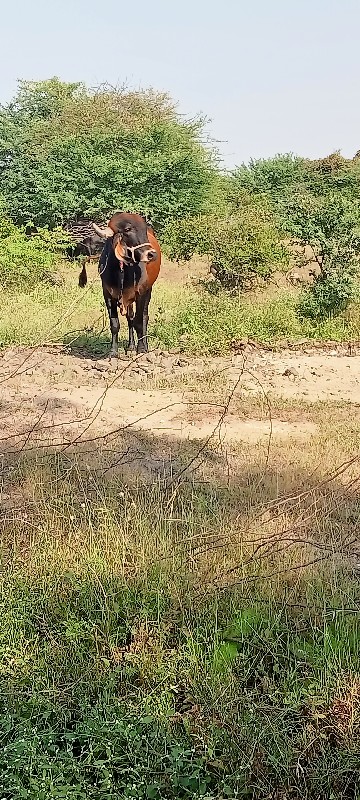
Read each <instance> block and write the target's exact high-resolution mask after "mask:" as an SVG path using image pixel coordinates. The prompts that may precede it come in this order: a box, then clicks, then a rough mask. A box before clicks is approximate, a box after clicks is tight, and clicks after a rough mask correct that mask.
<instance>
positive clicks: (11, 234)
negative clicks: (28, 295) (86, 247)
mask: <svg viewBox="0 0 360 800" xmlns="http://www.w3.org/2000/svg"><path fill="white" fill-rule="evenodd" d="M67 244H68V240H67V237H66V236H65V235H64V232H63V231H62V230H54V231H52V232H50V231H49V230H47V229H46V228H39V229H38V230H37V232H36V233H35V234H33V235H32V236H27V235H26V232H25V229H24V228H18V227H16V225H14V223H13V222H12V221H11V220H10V219H9V217H8V216H7V215H6V213H5V212H4V209H3V208H1V206H0V286H1V288H2V289H8V288H12V287H14V286H17V287H21V286H22V285H24V286H26V289H31V288H33V287H34V286H35V285H36V284H37V283H39V282H40V281H42V280H44V279H45V280H46V279H49V277H50V276H51V272H52V270H53V269H54V267H55V265H56V263H57V262H58V261H59V258H60V257H61V254H62V253H63V251H64V249H65V248H66V246H67Z"/></svg>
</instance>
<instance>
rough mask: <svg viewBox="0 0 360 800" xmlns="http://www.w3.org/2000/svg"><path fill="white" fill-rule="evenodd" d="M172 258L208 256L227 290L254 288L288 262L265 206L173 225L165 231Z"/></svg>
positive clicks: (183, 258) (244, 207)
mask: <svg viewBox="0 0 360 800" xmlns="http://www.w3.org/2000/svg"><path fill="white" fill-rule="evenodd" d="M163 239H164V246H165V249H166V251H167V253H168V255H169V257H170V258H173V259H177V260H185V261H187V260H189V259H190V258H191V257H192V256H193V255H194V254H195V253H196V254H197V255H199V256H207V257H208V259H209V263H210V266H211V272H212V273H213V275H214V277H215V280H216V282H217V284H218V285H219V286H221V287H222V288H224V289H226V290H228V291H238V290H245V289H249V288H251V286H252V285H253V284H254V281H256V280H257V279H259V278H261V279H264V280H266V279H267V278H269V277H270V275H271V272H272V269H273V267H274V266H275V265H281V264H284V263H286V261H287V253H286V250H285V248H284V246H283V245H282V244H281V242H280V239H279V234H278V231H277V229H276V227H275V225H274V222H273V219H272V217H271V214H270V213H269V212H268V211H267V209H266V207H260V208H259V207H258V206H257V205H252V204H250V203H249V204H248V205H244V206H243V207H242V208H241V209H240V208H239V209H238V210H237V211H235V212H231V211H230V212H228V214H227V215H225V216H221V217H219V216H217V215H215V214H208V215H202V216H199V217H195V218H194V217H187V218H185V219H183V220H181V221H179V222H177V221H173V222H171V223H170V224H169V225H168V226H167V227H166V229H165V231H164V237H163Z"/></svg>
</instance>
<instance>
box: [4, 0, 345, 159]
mask: <svg viewBox="0 0 360 800" xmlns="http://www.w3.org/2000/svg"><path fill="white" fill-rule="evenodd" d="M0 19H1V23H0V26H1V28H0V31H1V38H0V42H1V47H0V102H5V101H7V100H9V99H10V97H11V95H12V94H13V93H14V91H15V88H16V80H17V79H18V78H23V79H33V80H35V79H41V78H47V77H52V76H53V75H58V76H59V77H60V78H61V79H63V80H69V81H73V80H83V81H85V83H87V84H88V85H90V86H95V85H98V84H99V83H102V82H104V81H109V82H110V83H112V84H115V83H117V82H120V83H122V82H124V81H127V82H128V83H129V84H130V85H131V86H135V87H138V86H143V87H147V86H153V87H154V88H156V89H161V90H166V91H168V92H169V93H170V94H171V95H172V96H173V97H174V98H175V99H176V100H177V101H178V103H179V109H180V111H181V112H183V113H185V114H189V115H193V114H195V113H196V112H202V113H204V114H206V115H207V116H208V117H210V118H211V122H210V131H211V133H212V135H213V136H214V138H216V139H217V140H220V143H219V147H220V149H221V151H222V153H223V156H224V160H225V163H226V165H227V166H229V167H231V166H233V165H234V164H237V163H240V162H241V161H243V160H245V161H246V160H248V159H249V158H250V157H263V156H269V155H273V154H274V153H276V152H287V151H293V152H295V153H299V154H302V155H305V156H309V157H318V156H321V155H326V154H328V153H329V152H331V151H333V150H335V149H341V150H342V152H343V154H344V155H346V156H351V155H353V154H354V153H355V151H356V150H358V149H360V97H359V94H360V93H359V79H360V0H250V1H249V2H247V1H245V0H222V2H217V3H215V2H213V1H212V0H207V2H206V0H181V2H173V1H172V0H168V1H166V0H148V1H146V0H137V2H135V1H134V2H130V0H127V1H126V2H125V0H105V2H103V3H102V2H101V0H17V2H16V3H13V4H12V3H10V2H9V0H2V2H1V18H0Z"/></svg>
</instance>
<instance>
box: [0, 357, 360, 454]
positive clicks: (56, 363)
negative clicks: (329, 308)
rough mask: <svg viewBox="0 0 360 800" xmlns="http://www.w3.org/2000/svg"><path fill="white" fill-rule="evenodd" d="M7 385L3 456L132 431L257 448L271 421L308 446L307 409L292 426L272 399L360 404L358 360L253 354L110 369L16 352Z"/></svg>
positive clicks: (6, 361)
mask: <svg viewBox="0 0 360 800" xmlns="http://www.w3.org/2000/svg"><path fill="white" fill-rule="evenodd" d="M0 381H1V384H0V401H1V417H0V435H1V440H2V442H3V447H4V449H7V447H8V445H9V444H10V445H11V448H13V446H14V445H15V444H16V447H17V448H18V447H25V448H26V447H27V445H28V444H29V443H30V440H31V442H34V440H37V441H38V440H39V438H41V439H42V441H43V442H44V441H46V442H47V443H49V444H57V445H64V444H65V445H70V444H71V443H72V442H75V440H76V442H84V441H88V440H92V439H94V437H95V438H97V439H98V438H101V437H104V436H105V435H107V434H110V433H111V432H112V431H117V432H119V431H120V430H125V429H127V430H129V429H131V430H133V431H147V432H151V434H152V436H155V437H156V436H161V437H162V438H163V437H164V436H165V437H166V438H167V439H168V440H169V441H171V439H172V438H173V437H176V439H177V440H199V439H200V440H201V439H206V438H207V437H210V436H211V435H212V433H214V436H216V437H217V438H219V437H220V438H221V440H222V442H235V443H241V442H254V443H255V442H257V441H259V440H261V439H263V438H264V437H265V438H267V437H268V435H269V430H270V417H272V436H273V437H274V438H276V437H280V438H284V437H292V438H294V437H295V438H301V439H305V440H306V439H307V438H309V437H311V436H312V435H313V434H314V432H315V425H314V422H313V421H311V419H310V420H309V419H306V413H304V409H303V408H302V411H301V413H300V414H299V419H295V418H294V415H292V419H291V421H289V418H288V414H285V415H283V416H282V415H281V413H279V412H277V413H276V414H272V413H271V404H272V399H273V398H283V399H285V400H288V401H302V405H303V404H304V402H305V403H306V404H308V403H313V402H315V401H336V402H337V403H339V402H342V401H346V402H348V403H352V404H354V403H355V404H357V403H358V402H359V399H360V355H353V356H351V357H350V356H346V355H344V354H343V352H341V350H340V351H338V350H331V351H330V352H327V351H326V350H323V351H319V350H312V351H311V350H309V351H307V352H303V351H301V350H299V351H291V350H283V351H281V352H269V351H262V350H261V349H258V348H256V349H254V348H247V349H245V352H242V353H240V354H238V355H233V356H229V357H226V358H224V357H218V358H212V359H210V358H209V359H204V358H202V359H200V358H190V357H186V356H184V355H183V354H179V353H163V352H159V351H157V352H154V353H150V354H149V355H146V356H141V357H136V358H135V359H133V360H128V359H126V357H125V356H124V357H122V358H120V359H119V360H118V361H117V362H114V361H113V362H111V363H110V362H109V361H108V360H93V359H91V358H90V357H87V356H86V354H84V355H82V356H80V355H73V354H72V353H71V352H67V351H66V349H65V348H63V347H51V348H48V347H41V348H36V349H33V350H32V349H25V348H24V349H21V348H17V349H11V350H7V351H5V352H4V353H3V355H2V357H1V361H0ZM232 392H233V396H232V398H231V399H230V402H229V398H230V395H231V393H232ZM253 397H256V398H262V399H263V404H264V403H265V406H264V409H265V410H263V411H262V412H261V414H259V409H255V413H254V414H253V416H251V417H249V413H248V411H247V410H246V409H247V406H248V402H249V398H253ZM225 406H226V408H225ZM310 416H311V415H310ZM26 442H27V444H26Z"/></svg>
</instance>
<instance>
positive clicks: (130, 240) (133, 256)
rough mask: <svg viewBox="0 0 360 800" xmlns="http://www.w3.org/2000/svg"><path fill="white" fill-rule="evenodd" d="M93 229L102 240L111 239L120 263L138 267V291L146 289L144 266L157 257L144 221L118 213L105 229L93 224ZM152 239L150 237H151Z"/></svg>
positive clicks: (137, 216)
mask: <svg viewBox="0 0 360 800" xmlns="http://www.w3.org/2000/svg"><path fill="white" fill-rule="evenodd" d="M93 228H94V230H95V231H96V233H97V234H98V235H99V236H102V237H103V238H104V239H107V238H111V239H112V247H113V250H114V254H115V256H116V258H117V259H118V261H119V263H120V267H123V266H124V264H126V263H130V262H133V263H135V264H138V265H139V267H140V272H141V277H140V280H139V283H138V291H139V292H140V293H141V292H142V291H144V290H145V289H146V288H147V270H146V265H147V264H149V263H150V262H151V261H155V260H156V258H157V257H158V253H157V251H156V250H155V249H154V246H153V244H151V242H149V241H148V239H149V236H148V230H147V225H146V221H145V220H144V219H143V217H141V216H140V215H139V214H128V213H123V212H120V211H118V212H117V213H116V214H113V216H112V217H111V219H110V220H109V222H108V224H107V225H106V227H105V228H99V226H98V225H95V223H93ZM151 238H152V235H151Z"/></svg>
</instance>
